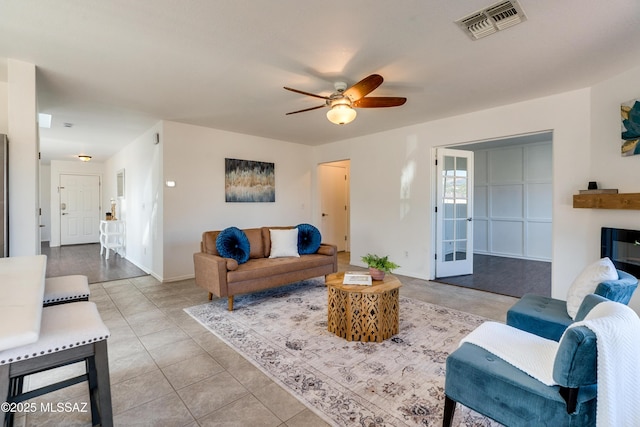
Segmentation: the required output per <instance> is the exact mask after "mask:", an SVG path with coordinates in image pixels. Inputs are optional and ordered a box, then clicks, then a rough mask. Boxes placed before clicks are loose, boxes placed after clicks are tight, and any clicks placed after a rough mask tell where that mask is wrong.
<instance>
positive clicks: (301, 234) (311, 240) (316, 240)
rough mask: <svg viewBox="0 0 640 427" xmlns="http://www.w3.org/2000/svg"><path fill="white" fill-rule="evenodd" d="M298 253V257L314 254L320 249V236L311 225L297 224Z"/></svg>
mask: <svg viewBox="0 0 640 427" xmlns="http://www.w3.org/2000/svg"><path fill="white" fill-rule="evenodd" d="M296 228H297V229H298V253H299V254H300V255H305V254H315V253H316V251H317V250H318V248H319V247H320V242H321V241H322V236H320V231H318V229H317V228H315V227H314V226H313V225H311V224H298V225H297V226H296Z"/></svg>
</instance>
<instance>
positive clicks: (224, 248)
mask: <svg viewBox="0 0 640 427" xmlns="http://www.w3.org/2000/svg"><path fill="white" fill-rule="evenodd" d="M216 249H218V252H219V253H220V256H222V257H224V258H232V259H235V260H236V261H238V264H243V263H245V262H247V261H248V260H249V251H250V246H249V239H248V238H247V235H246V234H245V233H244V231H242V230H240V229H239V228H237V227H228V228H225V229H224V230H222V231H221V232H220V234H218V237H217V238H216Z"/></svg>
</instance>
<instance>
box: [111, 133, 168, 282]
mask: <svg viewBox="0 0 640 427" xmlns="http://www.w3.org/2000/svg"><path fill="white" fill-rule="evenodd" d="M156 133H159V134H160V135H161V136H160V138H161V139H162V125H161V123H160V122H158V123H157V124H156V125H155V126H153V127H152V128H151V129H149V130H147V131H146V132H145V133H144V134H143V135H141V136H140V137H138V138H137V139H136V140H135V141H133V142H132V143H131V144H129V145H127V146H126V147H125V148H124V149H122V150H120V151H119V152H118V153H117V154H116V155H115V156H113V157H111V158H110V159H108V160H107V161H106V162H105V167H104V187H103V192H102V204H103V215H104V212H108V211H110V210H111V204H110V200H111V199H112V198H113V199H116V214H117V218H118V219H121V220H123V221H125V226H126V235H125V257H126V258H127V260H129V261H131V262H132V263H133V264H135V265H137V266H138V267H139V268H141V269H142V270H144V271H146V272H148V273H150V274H152V275H153V276H154V277H156V278H158V279H160V280H162V277H163V250H162V247H163V237H162V236H163V229H162V211H163V209H162V206H163V194H162V147H163V145H162V142H161V143H160V144H157V145H156V144H155V143H154V142H155V134H156ZM120 170H124V177H125V188H124V197H123V198H118V197H117V193H116V174H117V172H118V171H120Z"/></svg>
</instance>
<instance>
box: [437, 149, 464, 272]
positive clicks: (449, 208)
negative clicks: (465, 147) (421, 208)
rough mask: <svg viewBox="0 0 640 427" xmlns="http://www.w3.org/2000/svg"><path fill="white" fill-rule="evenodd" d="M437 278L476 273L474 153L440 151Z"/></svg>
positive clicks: (438, 156)
mask: <svg viewBox="0 0 640 427" xmlns="http://www.w3.org/2000/svg"><path fill="white" fill-rule="evenodd" d="M437 159H438V160H437V161H438V164H437V168H436V170H437V200H438V205H437V211H436V219H437V220H436V277H448V276H459V275H462V274H472V273H473V218H472V216H471V215H472V213H473V152H471V151H462V150H451V149H446V148H442V149H438V150H437Z"/></svg>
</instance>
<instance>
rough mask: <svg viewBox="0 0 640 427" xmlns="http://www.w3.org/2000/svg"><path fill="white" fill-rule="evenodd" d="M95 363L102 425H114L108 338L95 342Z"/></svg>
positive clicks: (105, 426)
mask: <svg viewBox="0 0 640 427" xmlns="http://www.w3.org/2000/svg"><path fill="white" fill-rule="evenodd" d="M95 363H96V379H97V380H98V400H99V406H100V425H101V426H102V427H113V408H112V407H111V380H110V379H109V358H108V354H107V340H102V341H98V342H96V343H95Z"/></svg>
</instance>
